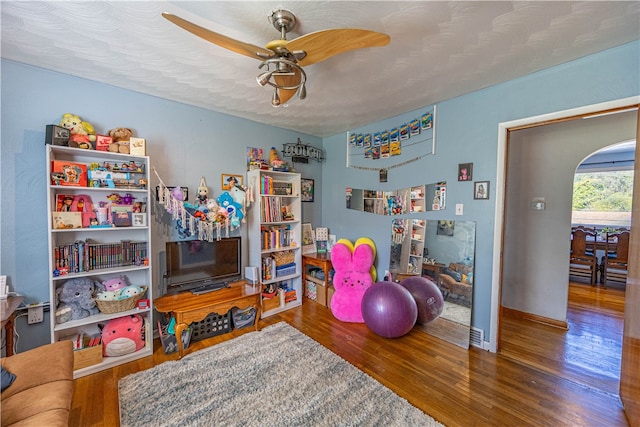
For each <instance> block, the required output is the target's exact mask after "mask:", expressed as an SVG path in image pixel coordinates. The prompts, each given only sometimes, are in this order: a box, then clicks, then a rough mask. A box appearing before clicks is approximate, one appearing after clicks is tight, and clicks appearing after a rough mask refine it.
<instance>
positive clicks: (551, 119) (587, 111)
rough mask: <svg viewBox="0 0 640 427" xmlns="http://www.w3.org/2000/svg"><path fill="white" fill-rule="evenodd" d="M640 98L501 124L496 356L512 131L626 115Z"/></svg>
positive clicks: (494, 270) (492, 343)
mask: <svg viewBox="0 0 640 427" xmlns="http://www.w3.org/2000/svg"><path fill="white" fill-rule="evenodd" d="M639 104H640V96H632V97H628V98H623V99H618V100H614V101H607V102H602V103H598V104H591V105H585V106H583V107H578V108H572V109H568V110H561V111H556V112H553V113H547V114H541V115H538V116H531V117H525V118H522V119H516V120H511V121H508V122H502V123H498V150H497V161H496V168H497V170H496V186H495V196H496V197H495V200H496V205H495V215H494V234H493V265H492V267H491V277H492V282H491V319H490V324H489V335H490V339H489V348H488V350H489V351H491V352H492V353H496V352H497V351H498V333H499V330H500V328H499V327H500V325H499V321H500V316H499V312H500V296H501V285H502V252H503V250H504V242H503V236H504V215H505V212H504V205H505V200H504V199H505V184H506V182H505V177H506V171H507V163H506V161H507V142H508V138H509V132H510V131H514V130H520V129H526V128H529V127H535V126H544V125H547V124H551V123H558V122H562V121H567V120H574V119H579V118H587V117H596V116H600V115H604V114H610V113H616V112H622V111H623V110H625V109H632V108H638V105H639Z"/></svg>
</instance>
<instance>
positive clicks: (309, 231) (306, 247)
mask: <svg viewBox="0 0 640 427" xmlns="http://www.w3.org/2000/svg"><path fill="white" fill-rule="evenodd" d="M302 253H303V254H309V253H311V254H313V253H316V239H315V235H314V233H313V228H312V227H311V223H304V224H302Z"/></svg>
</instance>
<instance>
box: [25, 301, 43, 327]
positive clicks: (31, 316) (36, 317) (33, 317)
mask: <svg viewBox="0 0 640 427" xmlns="http://www.w3.org/2000/svg"><path fill="white" fill-rule="evenodd" d="M27 314H28V316H27V322H28V323H29V324H30V325H31V324H33V323H40V322H42V321H43V320H44V307H43V306H42V305H36V306H33V307H29V310H28V312H27Z"/></svg>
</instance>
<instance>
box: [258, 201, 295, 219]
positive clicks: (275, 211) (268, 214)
mask: <svg viewBox="0 0 640 427" xmlns="http://www.w3.org/2000/svg"><path fill="white" fill-rule="evenodd" d="M261 208H262V209H261V211H260V221H261V222H282V221H294V220H295V216H294V215H293V213H292V212H291V209H290V207H289V206H287V205H283V204H282V199H281V198H280V197H276V196H273V197H271V196H270V197H264V198H263V200H262V206H261Z"/></svg>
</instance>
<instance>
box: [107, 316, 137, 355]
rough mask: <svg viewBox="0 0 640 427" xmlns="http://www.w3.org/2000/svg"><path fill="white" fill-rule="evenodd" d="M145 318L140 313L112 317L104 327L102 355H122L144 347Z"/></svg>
mask: <svg viewBox="0 0 640 427" xmlns="http://www.w3.org/2000/svg"><path fill="white" fill-rule="evenodd" d="M144 339H145V337H144V320H143V319H142V316H140V315H139V314H134V315H130V316H124V317H118V318H117V319H112V320H109V321H108V322H107V324H106V325H104V328H102V355H103V356H122V355H124V354H129V353H133V352H134V351H138V350H140V349H141V348H142V347H144Z"/></svg>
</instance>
